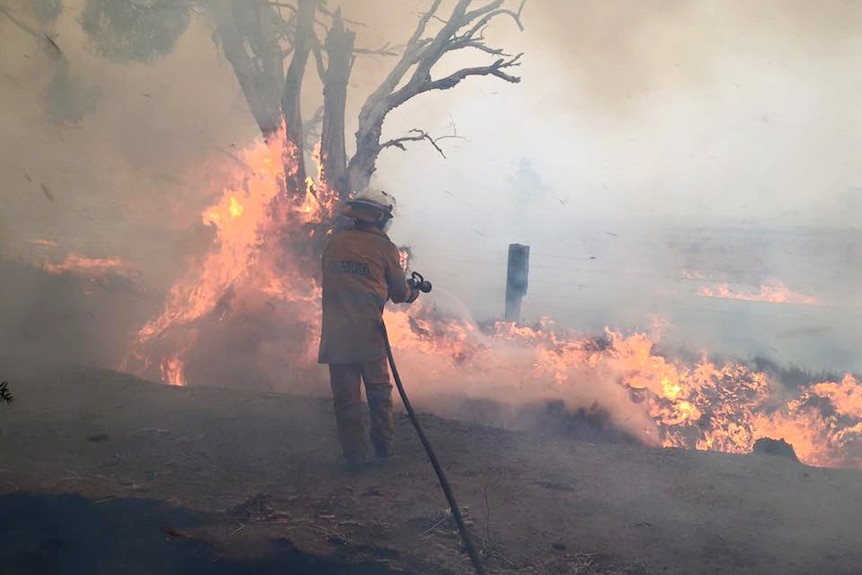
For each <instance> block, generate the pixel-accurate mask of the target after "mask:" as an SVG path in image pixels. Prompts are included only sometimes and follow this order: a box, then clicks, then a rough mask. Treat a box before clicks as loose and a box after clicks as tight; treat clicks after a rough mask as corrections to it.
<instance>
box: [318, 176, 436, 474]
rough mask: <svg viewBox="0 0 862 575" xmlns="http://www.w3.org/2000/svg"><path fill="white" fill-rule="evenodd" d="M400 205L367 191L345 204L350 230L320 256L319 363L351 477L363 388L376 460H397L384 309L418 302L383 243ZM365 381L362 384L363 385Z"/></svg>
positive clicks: (361, 457)
mask: <svg viewBox="0 0 862 575" xmlns="http://www.w3.org/2000/svg"><path fill="white" fill-rule="evenodd" d="M394 208H395V198H393V197H392V196H391V195H389V194H387V193H386V192H384V191H382V190H377V189H372V188H369V189H366V190H364V191H363V192H360V193H359V194H356V195H354V196H353V197H352V198H351V199H350V200H348V201H347V202H346V203H345V206H344V208H343V210H342V214H343V215H345V216H347V217H348V218H351V219H352V220H353V225H352V226H351V227H349V228H348V229H346V230H343V231H341V232H337V233H336V234H334V235H333V236H332V237H331V238H330V239H329V242H328V243H327V245H326V248H325V249H324V251H323V261H322V265H323V326H322V330H321V334H320V355H319V362H320V363H325V364H328V365H329V376H330V383H331V385H332V397H333V403H334V408H335V422H336V427H337V429H338V438H339V440H340V441H341V447H342V450H343V453H344V458H345V461H346V465H347V468H348V469H351V470H355V469H357V468H359V467H360V466H362V465H363V464H364V463H366V462H367V450H366V441H365V431H364V426H363V419H362V405H361V382H364V384H365V395H366V398H367V400H368V408H369V411H370V412H371V441H372V443H373V444H374V454H375V457H376V458H377V459H378V460H381V459H387V458H389V457H390V456H391V455H392V385H391V384H390V381H389V369H388V366H387V364H386V361H387V356H386V347H385V345H386V344H385V340H384V334H383V307H384V305H385V304H386V301H387V300H392V301H393V302H394V303H402V302H407V303H411V302H413V301H415V300H416V298H417V297H418V296H419V291H418V289H416V288H414V287H413V286H411V285H409V284H408V282H407V280H406V279H405V277H404V269H403V268H402V267H401V261H400V257H399V252H398V248H397V247H396V246H395V244H393V243H392V242H391V241H390V240H389V237H388V236H387V235H386V232H387V230H388V229H389V225H390V224H391V223H392V217H393V210H394ZM360 380H361V382H360Z"/></svg>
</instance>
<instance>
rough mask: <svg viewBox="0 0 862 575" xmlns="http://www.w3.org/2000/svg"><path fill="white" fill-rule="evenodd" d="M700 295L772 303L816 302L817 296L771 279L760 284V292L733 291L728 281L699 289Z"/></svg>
mask: <svg viewBox="0 0 862 575" xmlns="http://www.w3.org/2000/svg"><path fill="white" fill-rule="evenodd" d="M697 293H698V295H701V296H704V297H717V298H727V299H738V300H744V301H762V302H770V303H797V304H816V303H817V298H815V297H810V296H806V295H802V294H798V293H795V292H794V291H792V290H791V289H790V288H788V287H787V286H786V285H784V283H782V282H781V281H779V280H769V281H768V282H766V283H764V284H763V285H762V286H760V292H758V293H745V292H737V291H733V290H732V289H731V288H730V286H729V285H728V284H726V283H720V284H717V285H716V286H715V287H714V288H712V289H711V288H708V287H703V288H701V289H700V290H698V292H697Z"/></svg>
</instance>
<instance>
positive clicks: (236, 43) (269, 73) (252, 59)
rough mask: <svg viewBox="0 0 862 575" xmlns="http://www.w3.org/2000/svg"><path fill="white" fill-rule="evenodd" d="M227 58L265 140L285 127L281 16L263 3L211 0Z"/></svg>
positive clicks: (217, 28) (218, 32)
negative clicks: (276, 47)
mask: <svg viewBox="0 0 862 575" xmlns="http://www.w3.org/2000/svg"><path fill="white" fill-rule="evenodd" d="M207 5H208V6H209V8H210V12H211V14H212V15H213V18H214V19H215V22H216V32H217V34H218V37H219V38H220V40H221V48H222V51H223V52H224V55H225V58H227V61H228V62H230V65H231V67H233V70H234V73H235V75H236V78H237V80H238V81H239V85H240V88H241V89H242V93H243V95H244V96H245V99H246V102H248V106H249V109H250V110H251V113H252V115H253V116H254V119H255V121H256V122H257V125H258V127H259V128H260V131H261V133H262V134H263V136H264V138H267V139H268V138H270V137H272V136H273V135H274V134H276V133H277V132H278V129H279V127H280V126H281V115H280V110H279V108H280V104H281V92H282V86H283V84H284V67H283V64H282V58H281V54H279V53H278V52H277V51H274V50H272V46H273V45H277V39H278V35H277V31H276V27H275V26H276V22H277V21H278V14H277V13H276V12H275V11H274V8H273V7H272V6H268V5H266V4H265V3H263V2H259V3H258V2H247V1H245V0H208V1H207Z"/></svg>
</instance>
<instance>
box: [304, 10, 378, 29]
mask: <svg viewBox="0 0 862 575" xmlns="http://www.w3.org/2000/svg"><path fill="white" fill-rule="evenodd" d="M317 9H318V10H320V11H321V12H323V13H324V14H326V15H327V16H329V17H330V18H334V17H335V12H333V11H332V10H330V9H329V8H327V7H326V6H323V5H321V6H318V7H317ZM341 20H342V21H343V22H344V23H345V24H352V25H353V26H360V27H362V28H368V25H367V24H365V23H364V22H358V21H356V20H348V19H347V18H344V17H342V18H341Z"/></svg>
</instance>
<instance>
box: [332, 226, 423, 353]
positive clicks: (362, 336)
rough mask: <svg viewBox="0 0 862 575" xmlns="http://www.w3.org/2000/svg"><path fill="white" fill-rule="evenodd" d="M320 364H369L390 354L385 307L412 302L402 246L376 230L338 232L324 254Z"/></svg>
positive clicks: (360, 229) (357, 229) (351, 229)
mask: <svg viewBox="0 0 862 575" xmlns="http://www.w3.org/2000/svg"><path fill="white" fill-rule="evenodd" d="M322 264H323V325H322V329H321V333H320V353H319V356H318V361H319V362H320V363H365V362H368V361H374V360H377V359H380V358H382V357H384V356H385V355H386V348H385V344H384V340H383V332H382V324H383V306H384V305H385V304H386V301H387V300H390V299H391V300H392V301H393V302H395V303H401V302H404V301H407V300H408V299H410V297H411V295H412V290H411V289H410V287H408V285H407V280H406V279H405V277H404V270H403V269H402V267H401V262H400V258H399V254H398V248H397V247H396V246H395V244H393V243H392V242H391V241H390V240H389V237H388V236H387V235H386V234H385V233H383V232H382V231H380V230H378V229H376V228H366V227H354V228H350V229H348V230H344V231H342V232H338V233H336V234H335V235H333V236H332V237H331V238H330V239H329V243H327V245H326V248H325V249H324V251H323V261H322Z"/></svg>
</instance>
